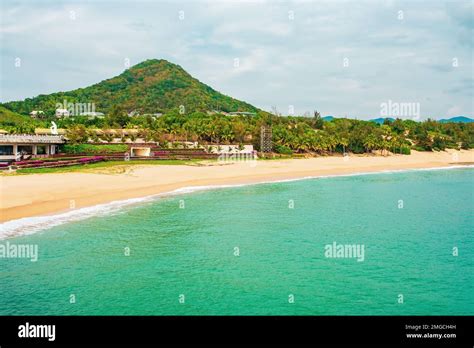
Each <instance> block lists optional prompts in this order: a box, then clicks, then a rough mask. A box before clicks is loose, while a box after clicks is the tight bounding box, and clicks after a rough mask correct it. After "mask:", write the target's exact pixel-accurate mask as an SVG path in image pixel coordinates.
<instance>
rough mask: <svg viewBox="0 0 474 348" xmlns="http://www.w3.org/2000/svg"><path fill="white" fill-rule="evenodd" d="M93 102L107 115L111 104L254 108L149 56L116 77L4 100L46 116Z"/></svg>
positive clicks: (142, 108) (139, 108) (151, 108)
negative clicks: (67, 106)
mask: <svg viewBox="0 0 474 348" xmlns="http://www.w3.org/2000/svg"><path fill="white" fill-rule="evenodd" d="M64 100H66V101H67V102H68V103H94V104H95V111H97V112H103V113H105V114H108V113H110V112H111V111H112V108H113V107H114V106H118V107H120V108H122V109H123V110H125V111H127V112H132V111H136V112H139V113H140V114H146V113H149V114H154V113H160V112H168V111H171V110H176V111H178V110H179V107H180V105H183V106H184V110H186V112H193V111H207V110H214V109H219V110H222V111H226V112H228V111H250V112H255V111H257V108H255V107H253V106H252V105H250V104H247V103H245V102H242V101H239V100H237V99H234V98H231V97H229V96H226V95H223V94H221V93H219V92H217V91H215V90H214V89H212V88H211V87H209V86H207V85H205V84H204V83H202V82H200V81H198V80H197V79H195V78H193V77H192V76H191V75H189V74H188V73H187V72H186V71H185V70H184V69H183V68H181V67H180V66H179V65H176V64H172V63H170V62H168V61H166V60H162V59H160V60H158V59H151V60H147V61H144V62H142V63H140V64H137V65H135V66H133V67H131V68H129V69H127V70H125V71H124V72H123V73H122V74H120V75H119V76H116V77H113V78H111V79H108V80H105V81H102V82H100V83H97V84H95V85H92V86H89V87H86V88H79V89H76V90H73V91H69V92H59V93H53V94H48V95H39V96H37V97H35V98H27V99H25V100H24V101H14V102H8V103H5V104H4V106H5V107H6V108H8V109H10V110H12V111H14V112H17V113H20V114H24V115H28V114H29V113H30V112H31V111H32V110H42V111H44V113H45V116H46V117H48V116H49V117H51V116H54V114H55V110H56V104H57V103H60V104H63V103H64Z"/></svg>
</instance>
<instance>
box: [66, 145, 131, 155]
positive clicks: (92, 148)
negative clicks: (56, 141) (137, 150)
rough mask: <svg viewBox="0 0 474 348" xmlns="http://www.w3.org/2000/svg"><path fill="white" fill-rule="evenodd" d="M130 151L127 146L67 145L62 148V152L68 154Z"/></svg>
mask: <svg viewBox="0 0 474 348" xmlns="http://www.w3.org/2000/svg"><path fill="white" fill-rule="evenodd" d="M127 150H128V146H127V145H125V144H104V145H93V144H66V145H64V146H63V147H62V152H64V153H67V154H77V153H87V154H94V155H95V154H97V155H99V154H104V153H111V152H119V153H123V152H126V151H127Z"/></svg>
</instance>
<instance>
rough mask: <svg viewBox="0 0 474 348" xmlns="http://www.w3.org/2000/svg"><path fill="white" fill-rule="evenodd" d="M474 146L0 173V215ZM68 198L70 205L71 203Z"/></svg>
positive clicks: (456, 155) (377, 165)
mask: <svg viewBox="0 0 474 348" xmlns="http://www.w3.org/2000/svg"><path fill="white" fill-rule="evenodd" d="M473 162H474V150H461V151H453V150H448V151H443V152H432V153H428V152H415V151H413V153H412V154H411V155H408V156H407V155H391V156H363V155H361V156H356V155H351V156H349V157H348V158H343V157H336V156H334V157H317V158H308V159H290V160H267V161H256V162H255V161H254V162H240V163H223V162H217V163H208V164H207V165H206V164H202V165H139V166H127V165H123V166H119V167H118V169H120V170H117V168H104V169H96V170H87V171H84V172H73V173H54V174H53V173H50V174H30V175H0V221H1V222H5V221H9V220H15V219H19V218H23V217H30V216H39V215H47V214H53V213H60V212H65V211H69V210H71V207H73V208H72V209H78V208H82V207H88V206H93V205H96V204H101V203H108V202H111V201H116V200H123V199H128V198H136V197H143V196H147V195H152V194H157V193H164V192H170V191H173V190H176V189H178V188H183V187H189V186H209V185H226V184H243V183H257V182H267V181H276V180H283V179H296V178H302V177H308V176H325V175H338V174H350V173H360V172H380V171H387V170H403V169H420V168H436V167H447V166H456V165H464V164H473ZM71 204H72V205H71Z"/></svg>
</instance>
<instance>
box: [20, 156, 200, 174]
mask: <svg viewBox="0 0 474 348" xmlns="http://www.w3.org/2000/svg"><path fill="white" fill-rule="evenodd" d="M202 161H203V160H202V159H191V160H130V161H106V162H97V163H91V164H79V165H74V166H69V167H57V168H25V169H18V170H17V171H16V173H17V174H45V173H70V172H88V171H91V170H92V171H93V170H96V169H97V170H100V169H108V168H109V169H113V168H114V167H117V168H129V167H130V166H135V165H192V164H196V163H199V162H202Z"/></svg>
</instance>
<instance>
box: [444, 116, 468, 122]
mask: <svg viewBox="0 0 474 348" xmlns="http://www.w3.org/2000/svg"><path fill="white" fill-rule="evenodd" d="M439 122H440V123H472V122H474V120H473V119H472V118H469V117H466V116H456V117H451V118H448V119H442V120H439Z"/></svg>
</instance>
